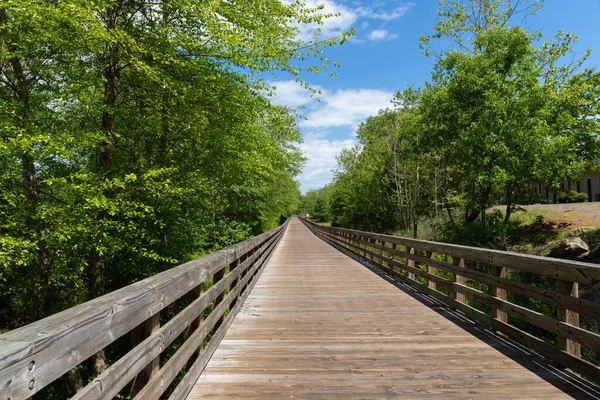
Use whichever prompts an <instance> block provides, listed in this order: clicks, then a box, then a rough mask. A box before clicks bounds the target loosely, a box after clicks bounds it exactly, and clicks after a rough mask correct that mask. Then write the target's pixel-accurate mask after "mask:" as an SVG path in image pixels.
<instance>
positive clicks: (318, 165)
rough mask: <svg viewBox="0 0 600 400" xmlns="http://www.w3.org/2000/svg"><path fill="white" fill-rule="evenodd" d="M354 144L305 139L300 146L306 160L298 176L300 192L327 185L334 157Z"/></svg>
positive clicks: (348, 140) (351, 140) (331, 174)
mask: <svg viewBox="0 0 600 400" xmlns="http://www.w3.org/2000/svg"><path fill="white" fill-rule="evenodd" d="M355 144H356V140H354V139H345V140H331V141H330V140H327V139H323V138H318V137H310V136H309V137H306V136H305V141H304V143H302V144H301V145H300V149H301V150H302V151H303V152H304V155H305V157H306V158H307V159H308V160H307V162H306V167H304V171H303V172H302V174H301V175H300V176H299V180H300V183H301V189H302V192H303V193H304V192H306V191H307V190H310V189H318V188H321V187H323V186H325V185H327V184H328V183H329V182H331V180H332V179H333V169H334V168H335V165H336V160H335V157H336V156H337V155H338V154H340V152H341V151H342V150H343V149H350V148H352V147H353V146H354V145H355Z"/></svg>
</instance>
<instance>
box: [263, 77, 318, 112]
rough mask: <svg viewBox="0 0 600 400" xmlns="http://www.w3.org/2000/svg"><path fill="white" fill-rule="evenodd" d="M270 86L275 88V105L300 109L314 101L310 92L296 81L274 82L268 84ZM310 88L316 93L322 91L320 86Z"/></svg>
mask: <svg viewBox="0 0 600 400" xmlns="http://www.w3.org/2000/svg"><path fill="white" fill-rule="evenodd" d="M270 84H271V86H275V87H276V89H275V97H274V98H273V102H274V103H275V104H279V105H284V106H290V107H300V106H304V105H307V104H309V103H311V102H313V101H314V99H313V98H312V97H311V92H310V91H308V89H306V88H304V87H302V85H301V84H300V83H298V82H296V81H292V80H288V81H274V82H270ZM312 88H313V89H314V90H317V91H318V90H321V91H322V90H323V89H322V88H321V87H320V86H316V85H312Z"/></svg>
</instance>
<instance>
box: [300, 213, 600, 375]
mask: <svg viewBox="0 0 600 400" xmlns="http://www.w3.org/2000/svg"><path fill="white" fill-rule="evenodd" d="M301 220H302V221H303V222H304V223H305V224H306V225H307V226H308V227H309V228H310V229H311V230H313V232H315V233H317V234H319V235H321V236H322V237H324V238H326V239H328V240H330V241H331V242H333V243H335V244H337V245H338V246H340V247H343V248H345V249H346V250H348V251H350V252H351V253H353V254H355V255H358V256H359V257H361V258H363V259H365V260H366V261H368V262H369V263H371V264H372V265H374V266H376V267H378V268H379V269H381V270H383V271H384V272H386V273H388V274H389V275H391V276H393V277H395V278H397V279H399V280H401V281H403V282H405V283H406V284H408V285H409V286H412V287H414V288H416V289H418V290H420V291H422V292H424V293H426V294H428V295H430V296H432V297H434V298H436V299H437V300H439V301H441V302H442V303H444V304H447V305H448V306H450V307H452V308H455V309H457V310H459V311H462V312H463V313H464V314H465V315H466V316H467V317H469V318H471V319H472V320H474V321H477V322H479V323H481V324H483V325H485V326H487V327H489V328H492V329H494V330H496V331H498V332H501V333H502V334H504V335H506V336H507V337H509V338H510V339H512V340H515V341H517V342H520V343H521V344H523V345H525V346H527V347H529V348H530V349H532V350H534V351H535V352H537V353H539V354H540V355H542V356H544V357H546V358H548V359H551V360H553V361H555V362H557V363H559V364H561V365H562V366H564V367H567V368H569V369H571V370H573V371H575V372H577V373H579V374H581V375H583V376H585V377H586V378H588V379H591V380H594V381H596V382H598V381H600V367H599V366H598V365H595V364H592V363H590V362H588V361H585V360H583V359H581V354H580V353H581V350H580V349H581V346H586V347H587V348H589V349H591V350H592V351H594V352H599V351H600V334H598V332H592V331H590V330H587V329H584V328H582V327H580V326H579V315H580V314H581V315H585V316H587V317H590V318H595V319H600V304H599V303H596V302H592V301H588V300H584V299H580V298H579V295H578V288H579V286H580V285H589V286H592V287H598V286H600V266H598V265H594V264H590V263H583V262H577V261H569V260H561V259H555V258H549V257H539V256H531V255H526V254H518V253H512V252H507V251H498V250H489V249H483V248H475V247H468V246H460V245H452V244H446V243H437V242H430V241H424V240H417V239H409V238H403V237H397V236H390V235H382V234H378V233H370V232H363V231H356V230H350V229H342V228H333V227H327V226H323V225H318V224H315V223H314V222H312V221H308V220H306V219H301ZM377 242H379V243H377ZM388 243H389V244H391V246H386V244H388ZM470 264H473V265H479V266H480V267H481V268H478V269H471V268H469V265H470ZM508 270H515V271H520V272H526V273H531V274H536V275H539V276H544V277H548V278H551V282H552V281H553V282H554V286H552V285H549V286H550V287H548V288H546V287H539V286H534V285H532V284H529V283H526V282H521V281H518V280H516V279H510V278H509V276H508V275H507V272H508ZM438 271H441V272H443V273H438ZM488 271H489V272H488ZM442 275H443V276H442ZM448 276H450V277H452V278H451V279H447V278H446V277H448ZM467 279H468V280H470V281H473V282H475V283H478V284H483V285H484V286H483V287H485V286H487V287H488V288H489V290H485V289H483V290H481V289H482V287H478V285H467ZM441 288H444V289H441ZM508 292H511V293H513V294H516V295H520V296H525V297H529V298H532V299H535V300H538V301H541V302H543V303H545V304H547V305H549V306H551V307H554V308H556V313H557V315H556V317H552V316H548V315H545V314H542V313H540V312H538V311H535V310H532V309H529V308H527V307H525V306H523V305H519V304H515V303H513V302H510V301H509V300H508V296H507V293H508ZM448 293H450V295H449V294H448ZM470 299H472V300H474V301H475V302H479V303H481V304H485V305H486V306H487V307H488V310H489V313H488V312H484V311H482V310H481V309H478V308H476V307H474V306H473V304H474V303H475V302H471V301H469V300H470ZM519 321H520V322H524V323H527V324H530V325H533V326H535V327H537V328H541V329H542V330H545V331H547V332H549V333H550V334H555V335H556V344H553V343H550V342H548V341H546V340H544V339H543V338H540V337H537V336H534V335H533V334H531V333H530V332H527V331H525V330H523V329H521V328H519V327H517V326H516V325H515V322H519Z"/></svg>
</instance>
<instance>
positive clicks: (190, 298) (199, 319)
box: [185, 282, 204, 369]
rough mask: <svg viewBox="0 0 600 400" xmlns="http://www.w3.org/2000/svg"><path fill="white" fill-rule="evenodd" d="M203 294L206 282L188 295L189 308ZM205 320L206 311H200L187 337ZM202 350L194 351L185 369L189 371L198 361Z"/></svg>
mask: <svg viewBox="0 0 600 400" xmlns="http://www.w3.org/2000/svg"><path fill="white" fill-rule="evenodd" d="M203 292H204V282H202V284H200V285H198V286H196V287H195V288H194V289H193V290H192V291H191V292H189V293H188V295H187V300H188V306H189V305H190V304H192V303H193V302H194V301H195V300H196V299H198V298H199V297H200V296H202V293H203ZM203 319H204V309H203V310H202V311H200V314H199V315H198V316H197V317H196V318H195V319H194V320H193V321H192V323H191V324H190V326H189V328H188V331H187V337H190V336H191V335H192V333H194V332H195V331H196V330H197V329H198V328H199V327H200V324H201V323H202V320H203ZM200 350H201V348H200V346H198V348H197V349H196V351H194V353H193V354H192V355H191V356H190V359H189V360H188V362H187V364H186V367H185V368H186V369H188V366H189V365H192V364H193V363H194V362H195V361H196V359H197V358H198V356H199V355H200Z"/></svg>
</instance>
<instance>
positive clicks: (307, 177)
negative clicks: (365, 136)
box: [269, 81, 394, 192]
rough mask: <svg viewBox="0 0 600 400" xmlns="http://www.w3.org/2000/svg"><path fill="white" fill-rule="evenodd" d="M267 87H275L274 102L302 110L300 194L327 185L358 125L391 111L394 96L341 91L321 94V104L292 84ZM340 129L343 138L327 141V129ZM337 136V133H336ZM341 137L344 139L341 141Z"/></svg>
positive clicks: (283, 83) (372, 90) (354, 142)
mask: <svg viewBox="0 0 600 400" xmlns="http://www.w3.org/2000/svg"><path fill="white" fill-rule="evenodd" d="M269 84H271V85H273V86H276V87H277V89H276V95H275V98H274V102H275V103H277V104H282V105H288V106H291V107H298V106H305V107H306V108H305V110H304V112H303V114H305V116H306V118H307V119H306V120H301V121H300V128H301V130H302V132H303V137H304V143H302V144H301V145H300V149H301V150H302V151H303V152H304V154H305V156H306V157H307V163H306V166H305V168H304V171H303V173H302V174H301V175H300V176H299V177H298V179H299V181H300V184H301V189H302V192H306V191H307V190H310V189H317V188H320V187H323V186H324V185H326V184H328V183H329V182H331V180H332V179H333V172H332V170H333V169H334V168H335V165H336V160H335V156H337V155H338V154H339V153H340V152H341V151H342V150H343V149H349V148H351V147H353V146H354V145H355V144H356V138H355V136H354V134H355V131H356V128H357V127H358V125H359V124H360V123H361V122H362V121H364V120H365V119H367V118H368V117H370V116H372V115H377V114H378V112H379V110H381V109H384V108H391V107H392V103H391V100H392V99H393V97H394V93H393V92H390V91H385V90H378V89H343V90H326V89H323V88H321V87H318V86H314V85H313V87H314V88H315V89H319V90H321V94H320V95H319V97H320V99H321V101H320V102H317V101H314V100H313V99H312V98H311V96H310V92H308V91H307V90H306V89H304V88H303V87H302V86H301V85H300V84H299V83H298V82H295V81H274V82H269ZM336 127H342V129H341V131H344V130H345V129H344V127H345V128H349V129H348V131H347V136H345V135H342V138H341V139H330V137H331V136H330V135H331V132H330V129H331V128H336ZM336 134H337V135H338V137H339V135H340V129H337V130H336ZM344 136H345V137H346V138H344Z"/></svg>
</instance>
